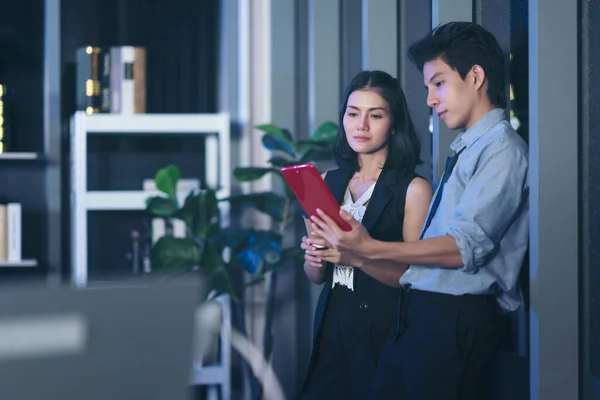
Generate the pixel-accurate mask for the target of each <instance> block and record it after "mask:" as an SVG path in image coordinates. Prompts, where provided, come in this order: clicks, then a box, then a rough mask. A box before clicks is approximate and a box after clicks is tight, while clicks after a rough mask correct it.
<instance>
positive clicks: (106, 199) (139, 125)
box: [70, 111, 231, 287]
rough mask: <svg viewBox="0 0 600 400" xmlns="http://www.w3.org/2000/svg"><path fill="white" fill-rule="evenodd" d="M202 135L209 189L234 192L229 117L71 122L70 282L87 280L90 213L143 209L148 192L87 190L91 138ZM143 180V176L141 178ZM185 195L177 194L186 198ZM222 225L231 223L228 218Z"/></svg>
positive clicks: (108, 117)
mask: <svg viewBox="0 0 600 400" xmlns="http://www.w3.org/2000/svg"><path fill="white" fill-rule="evenodd" d="M123 134H128V135H144V136H147V135H167V136H168V135H172V134H185V135H201V136H203V137H204V138H205V139H204V140H205V172H206V177H205V178H206V186H208V187H213V188H218V192H217V195H218V196H219V197H227V196H229V194H230V185H231V182H230V180H231V160H230V153H231V149H230V146H231V143H230V121H229V115H228V114H227V113H218V114H131V115H122V114H92V115H87V114H86V113H85V112H84V111H77V112H76V113H75V114H74V115H73V116H72V118H71V130H70V140H71V146H70V149H71V155H70V159H71V166H70V186H71V196H70V199H71V207H70V210H71V212H70V220H71V246H70V247H71V274H70V280H71V284H72V285H74V286H75V287H83V286H86V285H87V282H88V251H87V249H88V213H89V212H94V211H123V210H143V209H144V208H145V199H146V198H147V197H148V196H149V195H151V194H153V192H150V191H123V190H119V191H90V190H88V182H87V177H88V148H87V142H88V137H89V136H110V135H123ZM142 178H143V177H140V180H141V179H142ZM185 195H187V193H179V198H180V200H182V199H183V198H184V197H185ZM224 223H227V221H226V219H225V221H224Z"/></svg>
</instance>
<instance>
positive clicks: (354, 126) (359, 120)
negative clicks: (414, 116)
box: [344, 89, 392, 154]
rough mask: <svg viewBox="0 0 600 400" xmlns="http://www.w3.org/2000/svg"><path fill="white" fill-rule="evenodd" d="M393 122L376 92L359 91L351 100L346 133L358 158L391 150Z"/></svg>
mask: <svg viewBox="0 0 600 400" xmlns="http://www.w3.org/2000/svg"><path fill="white" fill-rule="evenodd" d="M391 124H392V118H391V116H390V110H389V107H388V104H387V102H386V101H385V100H384V99H383V97H381V96H380V95H379V94H378V93H377V92H376V91H374V90H367V89H361V90H356V91H354V92H352V93H351V94H350V96H349V97H348V103H347V105H346V111H345V114H344V132H345V133H346V139H347V140H348V144H349V145H350V147H351V148H352V150H354V151H355V152H356V153H358V154H373V153H377V152H378V151H380V150H382V149H384V148H386V147H387V143H388V136H389V134H390V127H391Z"/></svg>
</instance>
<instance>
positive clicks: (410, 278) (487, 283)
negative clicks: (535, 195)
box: [400, 109, 529, 311]
mask: <svg viewBox="0 0 600 400" xmlns="http://www.w3.org/2000/svg"><path fill="white" fill-rule="evenodd" d="M451 148H452V150H453V151H454V152H458V151H460V150H461V149H463V148H464V151H463V152H462V153H461V155H460V156H459V158H458V162H457V164H456V166H455V167H454V170H453V171H452V174H451V175H450V177H449V179H448V181H447V183H446V185H445V186H444V191H443V194H442V197H441V200H440V204H439V207H438V209H437V212H436V213H435V216H434V217H433V219H432V221H431V225H430V226H429V228H428V229H427V231H426V232H425V233H424V235H423V238H424V239H426V238H431V237H436V236H444V235H450V236H452V237H454V238H455V239H456V244H457V246H458V249H459V251H460V254H461V257H462V261H463V265H457V266H456V267H457V268H441V267H429V266H418V265H411V266H410V267H409V268H408V270H407V271H406V272H405V273H404V275H403V276H402V277H401V278H400V284H401V285H403V286H410V287H411V288H413V289H418V290H425V291H431V292H437V293H446V294H452V295H462V294H493V295H495V296H496V298H497V300H498V303H499V305H500V307H501V308H502V309H503V310H505V311H512V310H516V309H517V308H518V307H519V305H520V304H521V302H522V297H521V290H520V288H519V286H518V277H519V271H520V269H521V265H522V263H523V259H524V256H525V252H526V250H527V246H528V242H529V179H528V173H529V161H528V147H527V144H526V143H525V141H524V140H523V139H522V138H521V137H520V136H519V135H518V134H517V133H516V132H515V130H514V129H513V128H512V127H511V126H510V124H509V123H508V121H507V120H506V119H505V117H504V110H501V109H494V110H492V111H490V112H488V113H487V114H486V115H485V116H484V117H483V118H481V119H480V120H479V121H477V122H476V123H475V124H474V125H473V126H472V127H471V128H469V129H468V130H467V131H465V132H463V133H462V134H460V135H459V136H458V137H457V138H456V140H454V142H453V143H452V145H451Z"/></svg>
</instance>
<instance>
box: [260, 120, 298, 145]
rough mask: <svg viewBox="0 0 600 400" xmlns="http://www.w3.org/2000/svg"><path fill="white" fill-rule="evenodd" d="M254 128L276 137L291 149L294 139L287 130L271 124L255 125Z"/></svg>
mask: <svg viewBox="0 0 600 400" xmlns="http://www.w3.org/2000/svg"><path fill="white" fill-rule="evenodd" d="M255 128H256V129H258V130H260V131H263V132H265V133H269V134H271V135H274V136H277V137H278V138H280V139H281V140H283V141H285V142H288V143H289V144H290V146H291V147H293V141H294V139H293V138H292V134H291V133H290V131H288V130H287V129H285V128H279V127H278V126H275V125H273V124H263V125H257V126H255Z"/></svg>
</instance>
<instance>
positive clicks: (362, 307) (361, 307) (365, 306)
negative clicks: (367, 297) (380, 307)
mask: <svg viewBox="0 0 600 400" xmlns="http://www.w3.org/2000/svg"><path fill="white" fill-rule="evenodd" d="M358 307H359V308H360V309H361V310H366V309H367V308H369V304H368V303H366V302H364V301H363V302H362V303H360V306H358Z"/></svg>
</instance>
